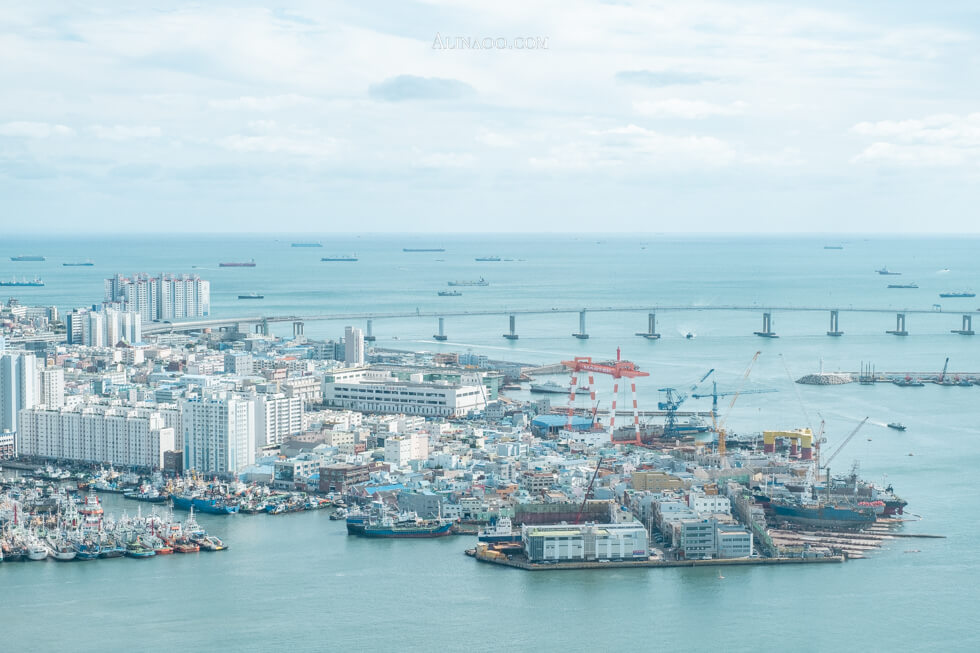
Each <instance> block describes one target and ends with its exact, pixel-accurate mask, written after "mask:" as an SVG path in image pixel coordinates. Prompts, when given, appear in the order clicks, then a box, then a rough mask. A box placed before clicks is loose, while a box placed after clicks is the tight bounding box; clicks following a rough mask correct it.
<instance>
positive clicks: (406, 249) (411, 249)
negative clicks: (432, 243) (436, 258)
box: [402, 247, 446, 252]
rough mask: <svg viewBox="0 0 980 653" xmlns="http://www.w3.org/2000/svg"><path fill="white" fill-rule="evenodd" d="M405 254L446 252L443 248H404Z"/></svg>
mask: <svg viewBox="0 0 980 653" xmlns="http://www.w3.org/2000/svg"><path fill="white" fill-rule="evenodd" d="M402 251H403V252H445V251H446V250H445V249H444V248H442V247H402Z"/></svg>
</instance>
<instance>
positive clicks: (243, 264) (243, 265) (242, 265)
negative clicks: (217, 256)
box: [218, 258, 255, 268]
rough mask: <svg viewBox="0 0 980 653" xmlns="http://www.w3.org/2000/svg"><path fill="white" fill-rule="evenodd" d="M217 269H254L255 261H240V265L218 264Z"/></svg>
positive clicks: (233, 263) (231, 263)
mask: <svg viewBox="0 0 980 653" xmlns="http://www.w3.org/2000/svg"><path fill="white" fill-rule="evenodd" d="M218 267H219V268H254V267H255V259H254V258H253V259H250V260H248V261H242V262H240V263H237V262H230V263H218Z"/></svg>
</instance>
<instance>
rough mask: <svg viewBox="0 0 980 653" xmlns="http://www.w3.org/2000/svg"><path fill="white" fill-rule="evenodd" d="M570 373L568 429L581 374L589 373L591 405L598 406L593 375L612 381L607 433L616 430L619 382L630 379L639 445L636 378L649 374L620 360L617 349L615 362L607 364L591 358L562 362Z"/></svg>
mask: <svg viewBox="0 0 980 653" xmlns="http://www.w3.org/2000/svg"><path fill="white" fill-rule="evenodd" d="M561 364H562V365H564V366H565V367H566V368H567V369H568V370H569V371H570V372H571V376H572V379H571V384H570V386H569V391H568V428H571V426H572V416H573V415H574V414H575V391H576V389H577V388H578V375H579V374H580V373H581V372H588V373H589V397H590V399H591V400H592V403H593V405H595V406H598V403H596V396H595V376H594V373H596V372H598V373H599V374H608V375H609V376H611V377H612V378H613V379H614V384H613V399H612V409H611V410H610V411H609V432H610V436H611V434H612V433H613V432H614V431H615V430H616V395H618V394H619V380H620V379H622V378H626V379H630V390H631V391H632V394H633V426H634V428H635V429H636V442H635V443H636V444H641V440H640V413H639V411H638V410H637V404H636V381H635V379H636V378H637V377H641V376H650V373H649V372H641V371H640V368H638V367H637V366H636V363H633V362H631V361H624V360H622V358H621V352H620V350H619V347H617V348H616V360H615V361H610V362H608V363H606V362H603V363H597V362H593V361H592V357H591V356H576V357H575V358H574V359H573V360H570V361H562V362H561Z"/></svg>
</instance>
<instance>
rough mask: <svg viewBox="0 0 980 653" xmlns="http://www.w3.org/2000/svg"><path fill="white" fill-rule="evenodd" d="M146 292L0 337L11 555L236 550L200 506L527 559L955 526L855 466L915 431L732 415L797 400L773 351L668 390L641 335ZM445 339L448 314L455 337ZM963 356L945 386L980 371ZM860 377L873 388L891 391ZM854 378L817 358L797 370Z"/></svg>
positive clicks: (753, 553) (715, 553)
mask: <svg viewBox="0 0 980 653" xmlns="http://www.w3.org/2000/svg"><path fill="white" fill-rule="evenodd" d="M293 246H296V244H294V245H293ZM301 246H312V245H310V244H303V245H301ZM161 278H163V277H161ZM166 278H173V279H177V280H180V283H186V284H188V285H189V286H192V287H193V288H194V289H195V293H196V294H191V295H188V296H185V298H184V299H183V301H185V302H189V301H193V302H194V304H193V306H191V305H190V304H185V305H183V306H179V307H178V306H174V307H170V308H168V307H167V306H166V305H164V306H158V307H157V310H160V311H168V310H169V311H171V313H170V314H180V312H181V311H183V312H184V313H185V314H188V313H191V312H193V311H197V314H198V315H199V316H200V317H206V316H207V310H208V307H209V304H210V299H209V297H208V282H206V281H203V280H199V279H197V278H196V277H188V276H180V275H173V276H171V277H166ZM143 283H146V284H151V283H153V280H152V279H150V278H148V277H141V276H139V275H137V276H134V277H131V278H128V277H123V276H121V275H117V276H116V277H114V278H110V279H107V280H106V300H105V303H104V305H103V308H101V309H99V310H97V307H93V309H91V310H89V309H77V310H76V311H72V312H71V313H69V314H68V315H67V316H65V317H66V319H64V320H61V319H59V318H60V316H56V314H54V313H49V314H48V318H49V322H50V323H51V326H54V325H56V324H58V323H63V324H65V325H66V326H65V329H66V333H65V338H66V340H67V342H63V343H58V342H52V341H51V340H50V339H38V340H37V341H36V344H35V345H32V346H31V347H30V348H29V349H28V348H24V349H14V348H10V347H8V348H6V349H5V350H4V351H3V357H4V361H5V368H4V369H5V370H6V372H5V374H6V376H5V377H4V379H5V380H4V383H5V386H4V387H5V388H8V390H6V391H5V392H6V396H8V397H9V398H11V400H12V401H11V405H12V406H13V405H16V406H19V408H18V409H17V410H15V411H8V412H7V413H6V415H7V419H8V420H16V421H15V422H13V424H15V425H16V436H15V437H11V436H10V435H7V436H4V439H3V440H0V446H2V448H0V452H2V453H3V457H4V458H6V460H3V461H2V462H0V464H2V465H3V472H2V477H0V478H2V479H3V481H2V482H3V486H2V488H3V493H2V494H0V542H2V543H3V546H4V554H5V557H4V559H5V560H7V561H8V562H13V561H17V560H34V559H40V558H38V557H37V556H39V555H40V550H41V548H44V549H45V550H46V551H47V552H48V555H49V557H50V558H51V559H55V560H68V559H72V558H73V559H75V560H84V559H90V558H92V557H106V556H103V555H102V554H101V553H100V552H101V551H103V550H106V551H117V550H124V551H125V554H126V555H129V556H131V557H140V556H147V557H148V556H150V555H163V554H166V553H168V552H173V551H178V552H182V551H181V549H180V548H177V547H178V545H183V548H184V551H185V552H186V551H189V550H190V548H191V547H192V546H194V545H196V546H198V547H199V548H200V547H204V548H205V549H210V550H223V549H224V548H226V545H225V544H223V543H222V542H221V540H219V539H217V538H215V537H214V536H209V535H207V534H206V533H204V534H203V535H202V534H201V532H200V529H199V527H198V526H197V522H196V521H195V515H197V516H202V515H203V516H206V517H207V518H208V519H222V520H225V519H227V520H234V519H264V518H263V517H262V515H265V516H268V517H267V518H270V521H269V524H270V526H269V527H270V528H272V527H274V526H273V525H274V524H275V523H276V521H277V520H276V519H275V518H274V517H275V516H277V515H292V514H295V513H311V512H317V511H321V510H322V511H325V512H326V514H327V515H328V516H329V520H328V521H327V522H326V524H327V528H331V529H333V528H343V529H344V530H345V532H346V533H347V535H348V536H351V537H357V538H368V539H428V538H443V537H451V538H456V539H458V540H459V541H460V544H459V547H458V552H459V553H466V554H467V555H469V556H471V557H473V558H474V559H475V560H477V561H479V562H484V563H492V564H498V565H500V566H509V567H514V568H520V569H527V570H560V569H600V570H601V569H614V568H615V569H623V568H676V567H684V566H705V565H708V566H713V565H721V566H724V565H743V566H744V565H774V564H777V565H778V564H807V563H842V562H844V561H848V560H855V559H861V558H867V557H873V556H874V554H875V552H876V551H877V550H878V549H880V548H881V547H883V546H888V545H890V544H893V543H895V542H897V541H904V539H907V538H909V537H919V538H925V539H929V538H936V537H942V535H941V534H930V533H925V532H923V531H921V530H920V529H917V528H913V529H911V530H908V528H909V526H910V525H911V526H914V525H915V524H916V523H917V522H918V521H919V520H920V517H919V515H917V514H915V513H913V512H910V511H908V510H907V508H908V506H909V503H910V500H909V499H907V498H904V497H903V495H902V492H901V489H900V488H895V487H893V486H892V485H891V484H890V483H885V482H882V483H876V482H871V481H868V480H865V479H864V478H862V477H861V474H860V468H859V464H858V463H857V462H853V463H846V464H845V463H844V461H845V460H847V457H846V455H845V456H844V457H839V456H841V455H842V454H844V453H846V451H847V447H848V445H849V444H850V443H851V442H852V440H854V439H855V438H857V436H858V435H859V434H861V432H862V429H868V430H870V429H873V428H882V427H885V426H887V428H889V429H892V430H899V431H902V430H904V429H905V428H906V427H905V425H901V424H898V423H897V422H890V423H888V424H887V425H886V424H885V423H884V421H883V418H882V417H880V416H879V417H878V418H877V419H872V418H871V417H870V416H868V417H864V418H863V419H858V418H856V417H855V418H854V419H852V420H850V422H851V423H850V425H849V426H848V427H847V431H841V432H837V433H834V434H831V433H829V432H827V430H826V423H825V422H824V420H823V419H820V420H819V421H818V422H816V423H813V422H812V421H810V422H808V423H805V424H797V425H793V426H787V425H783V424H780V425H779V426H778V427H774V428H770V429H767V428H765V427H761V428H758V429H757V430H750V429H744V428H740V429H738V430H735V429H733V428H730V427H728V426H727V423H728V420H729V418H731V417H732V416H733V415H737V414H738V411H739V409H740V405H741V404H739V403H738V402H739V401H740V400H741V401H742V402H743V403H744V402H745V401H746V400H751V399H749V398H753V397H756V396H765V395H768V394H770V393H774V392H778V389H776V388H770V387H765V385H764V384H761V385H760V384H758V383H754V382H753V381H752V380H751V379H752V371H753V368H754V366H755V365H756V363H757V362H758V361H759V359H760V357H761V356H763V351H762V350H761V349H760V350H759V351H756V352H754V354H753V355H752V356H750V357H749V358H748V360H746V361H743V363H747V366H746V367H745V368H744V371H743V372H742V373H741V374H740V375H734V376H733V375H732V374H729V375H728V376H727V378H722V379H721V381H722V383H721V385H719V377H720V376H721V373H716V370H715V369H714V368H711V369H709V370H707V371H706V372H702V373H699V374H697V376H696V377H695V378H691V379H688V380H684V381H683V382H677V383H675V386H674V387H656V385H646V386H645V385H644V384H650V383H652V380H651V379H650V378H649V377H650V376H651V372H649V371H647V370H645V369H642V368H641V366H639V365H638V364H637V363H635V362H633V361H631V360H628V359H627V358H626V357H625V356H624V353H623V349H622V348H617V349H616V350H615V351H614V352H609V353H610V354H611V355H610V356H608V357H606V358H594V357H591V356H569V357H567V358H566V359H564V360H559V361H556V362H552V363H544V364H542V363H541V362H537V363H522V362H518V361H513V360H494V359H491V358H489V357H488V356H485V355H478V354H474V353H472V352H471V351H440V352H430V351H417V350H410V349H392V348H390V347H381V346H373V345H372V343H373V342H374V337H373V335H372V334H371V333H370V332H369V333H367V334H365V332H364V331H362V330H361V329H360V328H357V327H354V326H347V327H346V328H345V329H344V332H343V337H342V338H337V339H336V340H316V339H309V338H307V337H306V335H305V333H304V329H303V328H302V325H301V324H299V325H298V326H297V324H294V325H293V332H292V334H291V335H284V336H275V335H271V334H270V333H269V332H268V330H266V329H263V330H261V331H260V330H256V332H255V333H248V332H243V331H239V330H232V329H212V328H209V327H202V328H201V329H200V330H198V331H196V332H194V331H191V332H185V333H171V332H152V333H148V332H146V331H144V330H143V326H142V322H141V319H140V317H141V315H142V314H144V313H143V312H144V311H145V310H146V307H143V306H141V305H140V304H139V301H141V300H140V299H139V297H140V295H138V294H133V293H131V292H130V291H129V290H128V289H127V288H128V286H127V284H143ZM484 284H486V282H485V280H484V279H483V278H480V279H479V281H474V282H461V281H456V282H450V285H484ZM117 286H118V287H119V288H120V289H121V290H117V289H116V287H117ZM116 293H118V295H117V294H116ZM20 308H21V307H19V305H18V304H16V303H10V304H8V306H7V307H6V313H5V314H6V315H7V316H9V319H10V324H9V327H10V330H11V331H15V332H16V330H17V328H18V327H19V326H22V327H28V323H26V322H24V317H19V316H27V315H28V312H27V311H26V310H20ZM37 314H38V313H37V312H36V311H35V312H32V313H30V315H37ZM150 317H151V318H152V315H151V316H150ZM150 323H151V324H152V320H150ZM30 324H31V325H32V326H33V327H34V328H37V327H38V326H43V325H44V322H43V321H42V322H38V321H37V320H35V321H33V322H31V323H30ZM76 325H80V328H78V329H77V330H76ZM649 326H650V330H651V332H653V331H654V330H655V328H656V324H655V322H654V320H653V316H652V315H651V320H650V325H649ZM369 327H370V322H369ZM585 327H586V325H585V322H584V314H583V317H582V321H581V323H580V328H579V333H577V334H573V335H575V337H576V338H578V339H580V340H582V339H584V338H581V337H580V336H583V335H585V336H587V332H586V330H585ZM513 328H514V322H513V319H512V320H511V331H512V333H513ZM441 331H442V323H441V320H440V334H437V335H435V336H433V339H434V341H436V342H444V341H445V340H446V337H445V336H443V334H442V333H441ZM505 335H506V334H505ZM514 335H515V338H514V339H516V334H514ZM657 335H658V336H659V334H657ZM440 336H443V337H442V338H440ZM948 363H949V361H948V359H947V361H946V365H947V367H944V368H943V370H942V372H940V373H938V374H937V375H936V376H935V377H928V378H927V380H929V381H932V382H933V383H936V384H939V385H943V384H944V380H945V379H947V378H956V380H957V382H958V383H959V382H960V381H973V377H970V376H967V375H961V374H959V373H956V374H951V373H949V372H948ZM861 368H862V372H861V373H860V374H857V375H855V376H856V378H858V379H859V380H860V381H861V382H862V383H865V381H868V380H871V381H874V382H882V381H887V380H892V381H893V382H894V381H895V379H893V378H892V377H893V376H894V375H886V374H881V373H877V372H875V371H873V369H872V367H871V366H870V365H867V366H866V365H865V364H863V363H862V365H861ZM787 373H788V370H787ZM827 375H834V376H833V377H831V378H833V379H835V380H829V381H826V382H824V381H823V379H824V377H825V376H827ZM7 377H9V378H7ZM838 377H839V378H838ZM915 378H917V379H918V378H926V377H924V376H922V375H917V376H916V377H915ZM850 380H852V379H851V375H849V374H846V373H826V374H825V373H824V372H823V371H822V370H821V372H820V374H819V375H817V376H816V377H813V376H812V375H811V377H802V378H799V379H797V380H796V381H797V383H804V384H805V383H814V384H817V385H834V384H841V383H847V382H849V381H850ZM789 381H792V377H790V378H789ZM868 382H870V381H868ZM896 384H898V385H901V384H900V383H896ZM959 384H962V383H959ZM967 384H969V383H967ZM638 385H639V387H640V389H639V391H638ZM30 387H33V388H34V390H31V391H30V392H26V391H24V390H17V389H18V388H30ZM18 392H19V393H20V394H18ZM652 393H656V396H657V401H656V402H655V404H652V405H649V406H648V405H644V404H643V401H642V400H641V399H639V397H647V398H649V397H650V396H651V394H652ZM743 397H744V398H745V399H742V398H743ZM18 402H19V403H18ZM801 402H802V399H801ZM688 404H697V405H698V406H699V408H690V409H688V406H687V405H688ZM624 407H625V408H624ZM682 407H683V408H682ZM801 408H802V411H801V414H802V415H804V416H805V415H807V414H808V413H807V410H806V406H804V405H802V404H801ZM219 417H220V419H219V420H218V421H217V422H215V419H216V418H219ZM772 418H773V416H767V415H766V414H765V413H760V414H759V416H758V417H757V418H756V421H757V422H762V423H765V421H767V420H768V419H772ZM804 420H805V418H804ZM869 421H870V422H871V423H870V424H869ZM216 425H217V426H216ZM120 429H122V431H120ZM11 430H12V429H9V427H8V432H10V431H11ZM120 432H122V433H125V434H126V435H125V437H124V439H123V440H120V439H119V436H118V435H116V434H117V433H120ZM869 441H870V438H869ZM910 455H911V454H910ZM107 496H114V497H122V499H123V501H124V506H125V502H127V501H128V502H131V504H130V505H132V506H136V511H137V517H136V518H131V517H129V516H128V513H129V511H124V514H123V516H122V517H120V518H118V519H115V518H114V519H102V518H101V517H100V518H99V519H97V520H96V519H93V518H92V516H91V515H86V513H85V510H86V509H92V508H94V507H98V510H99V515H101V514H102V513H101V505H100V497H107ZM114 500H116V499H114ZM911 503H912V504H913V505H914V498H912V499H911ZM144 509H145V510H144ZM146 512H148V513H149V516H148V517H145V516H144V514H146ZM182 513H188V514H189V516H188V517H187V518H186V520H185V521H184V522H183V523H181V521H180V519H179V516H180V514H182ZM188 522H189V523H190V525H188ZM317 523H318V524H320V523H323V522H319V521H318V522H317ZM117 524H125V526H124V527H119V526H117ZM120 529H121V530H120ZM161 531H162V532H163V534H161ZM171 531H172V532H173V533H177V534H179V533H183V532H185V531H189V532H192V533H195V535H194V537H193V538H190V539H189V538H188V537H182V536H179V535H176V536H170V537H164V535H166V533H168V532H171ZM216 543H217V544H216ZM32 546H33V547H34V551H35V553H34V557H30V556H27V555H24V551H27V550H28V549H29V548H30V547H32ZM214 546H217V547H218V548H217V549H215V548H213V547H214ZM93 551H95V554H94V555H93V553H92V552H93ZM151 552H155V553H151ZM59 555H60V556H61V557H58V556H59ZM232 555H233V553H232Z"/></svg>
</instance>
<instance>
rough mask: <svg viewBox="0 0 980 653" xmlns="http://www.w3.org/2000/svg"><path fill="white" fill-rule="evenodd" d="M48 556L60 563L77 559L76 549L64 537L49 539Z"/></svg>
mask: <svg viewBox="0 0 980 653" xmlns="http://www.w3.org/2000/svg"><path fill="white" fill-rule="evenodd" d="M48 555H50V556H51V558H52V559H54V560H57V561H58V562H69V561H71V560H74V559H75V555H76V552H75V547H74V546H72V545H71V543H70V542H69V541H68V540H67V539H66V538H65V537H63V536H56V537H49V538H48Z"/></svg>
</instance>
